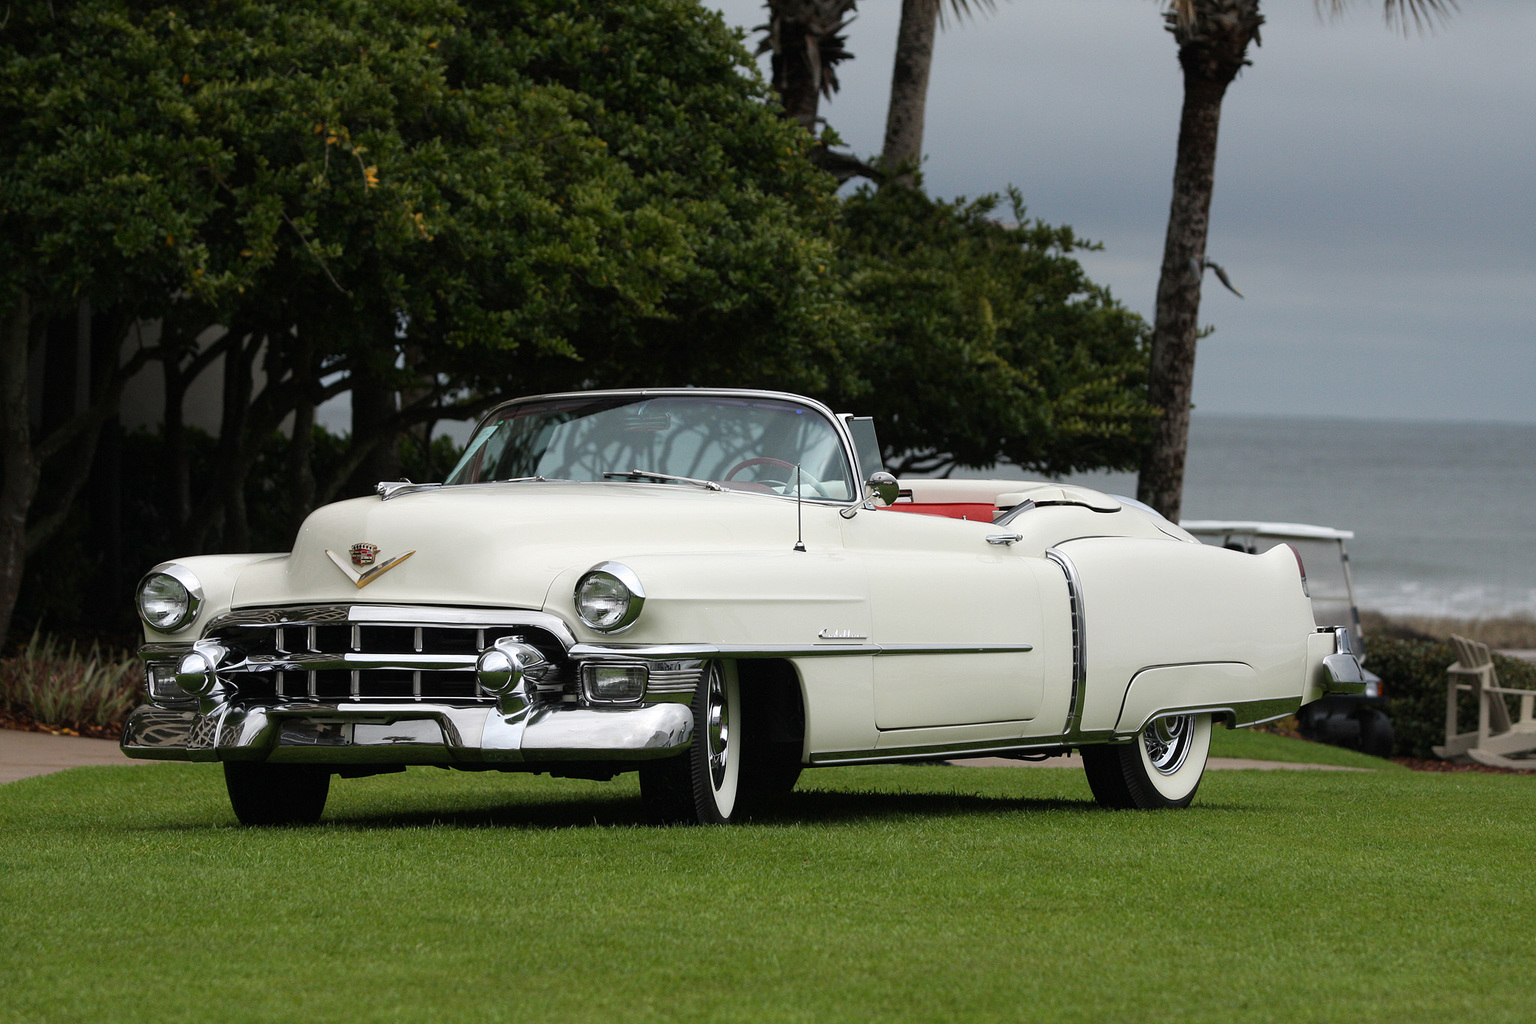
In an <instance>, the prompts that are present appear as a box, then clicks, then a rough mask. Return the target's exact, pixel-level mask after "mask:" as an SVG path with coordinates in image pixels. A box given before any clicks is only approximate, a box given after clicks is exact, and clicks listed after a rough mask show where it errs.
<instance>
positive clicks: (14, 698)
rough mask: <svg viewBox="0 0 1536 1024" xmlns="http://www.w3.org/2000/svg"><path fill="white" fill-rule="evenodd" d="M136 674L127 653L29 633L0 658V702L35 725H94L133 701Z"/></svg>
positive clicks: (112, 719)
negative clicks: (26, 640)
mask: <svg viewBox="0 0 1536 1024" xmlns="http://www.w3.org/2000/svg"><path fill="white" fill-rule="evenodd" d="M142 679H143V673H142V670H141V668H140V665H139V660H138V659H137V658H135V657H133V656H132V655H128V654H123V653H122V652H119V651H114V650H112V649H110V648H108V649H105V650H103V649H102V648H100V647H99V646H98V645H97V644H95V643H94V642H93V643H92V644H91V646H90V649H89V650H87V651H84V652H80V651H79V650H78V649H77V648H76V646H75V644H73V643H71V644H70V645H69V646H68V648H64V647H63V646H62V645H61V644H60V643H59V641H58V639H57V638H56V637H51V636H50V637H47V638H44V637H43V636H42V635H41V634H39V633H33V634H32V639H31V641H30V642H29V643H28V644H27V646H26V648H25V649H24V650H23V651H22V652H21V653H20V654H19V655H17V656H16V657H14V658H6V659H4V660H3V661H0V706H3V707H4V708H5V710H6V711H9V712H12V713H13V714H17V715H20V716H25V717H27V718H30V719H32V720H33V721H34V722H37V723H38V724H40V725H51V726H57V727H60V728H67V729H74V730H76V731H81V730H84V729H90V728H91V727H95V729H94V731H100V730H102V729H104V728H107V727H110V726H114V725H117V724H119V723H121V722H122V721H123V720H125V719H126V718H127V717H128V714H129V712H131V711H132V710H133V709H134V707H135V706H136V705H138V703H139V700H140V697H141V690H142V687H141V685H140V684H141V681H142Z"/></svg>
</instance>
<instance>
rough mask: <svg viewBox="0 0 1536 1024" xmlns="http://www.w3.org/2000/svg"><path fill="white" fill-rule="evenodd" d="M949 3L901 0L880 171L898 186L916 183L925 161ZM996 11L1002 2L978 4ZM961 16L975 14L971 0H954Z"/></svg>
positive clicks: (981, 0) (980, 1) (953, 8)
mask: <svg viewBox="0 0 1536 1024" xmlns="http://www.w3.org/2000/svg"><path fill="white" fill-rule="evenodd" d="M944 5H945V0H901V28H900V29H899V30H898V31H897V33H896V61H895V66H894V67H893V68H892V69H891V104H890V107H888V108H887V111H886V115H885V145H884V146H883V147H882V149H881V151H880V169H881V171H883V172H884V173H885V174H886V175H887V176H888V177H887V180H888V181H890V182H891V183H893V184H898V185H911V184H912V180H913V174H914V173H915V172H916V171H917V169H918V166H919V165H920V164H921V162H922V158H923V118H924V113H925V111H926V108H927V104H928V70H929V68H930V67H931V66H932V65H933V37H934V33H935V30H936V29H937V28H938V26H939V25H941V24H942V23H943V20H944ZM975 6H976V7H985V8H986V9H987V10H993V9H995V8H996V7H997V0H975ZM949 9H950V11H951V12H952V13H953V14H954V15H955V17H956V18H962V17H964V16H965V15H967V14H970V13H972V5H971V0H949Z"/></svg>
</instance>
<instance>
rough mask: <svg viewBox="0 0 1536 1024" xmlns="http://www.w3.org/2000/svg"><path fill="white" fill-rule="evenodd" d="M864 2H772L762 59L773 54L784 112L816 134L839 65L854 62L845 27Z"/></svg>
mask: <svg viewBox="0 0 1536 1024" xmlns="http://www.w3.org/2000/svg"><path fill="white" fill-rule="evenodd" d="M857 4H858V0H768V4H767V7H768V24H766V25H759V26H758V27H757V28H756V29H754V30H753V31H755V32H763V33H765V35H764V36H763V40H762V42H760V43H758V46H757V53H758V55H759V56H761V55H762V54H765V53H770V52H771V53H772V54H773V88H774V90H775V91H776V92H777V93H778V94H779V102H781V103H783V104H784V113H785V115H786V116H788V117H792V118H794V119H795V120H797V121H799V122H800V123H801V124H802V125H803V126H804V127H805V129H806V131H809V132H811V133H812V134H814V133H815V131H816V120H817V110H818V108H819V107H820V105H821V98H822V97H823V96H825V97H826V98H827V99H831V98H832V94H833V93H834V92H836V91H837V89H838V82H837V65H838V64H840V63H842V62H843V61H845V60H848V59H849V58H851V57H852V56H853V54H851V53H849V52H848V46H847V42H848V41H847V38H846V37H845V36H843V35H842V31H843V29H844V28H846V27H847V26H848V23H849V22H850V21H852V20H853V18H852V15H853V9H854V7H855V6H857Z"/></svg>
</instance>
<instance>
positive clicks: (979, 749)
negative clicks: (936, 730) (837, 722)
mask: <svg viewBox="0 0 1536 1024" xmlns="http://www.w3.org/2000/svg"><path fill="white" fill-rule="evenodd" d="M1046 751H1059V752H1060V753H1063V754H1065V753H1066V752H1067V747H1066V746H1065V745H1064V744H1063V743H1062V742H1061V741H1060V740H1059V739H1052V738H1046V739H1032V740H1016V739H1015V740H993V741H988V742H981V743H977V742H975V741H970V742H962V743H939V744H935V745H933V746H925V747H883V748H880V749H877V750H831V751H827V752H825V753H821V754H812V755H811V762H810V763H811V764H813V765H818V766H821V765H840V764H878V763H880V762H881V761H931V760H935V759H938V758H945V759H947V758H951V757H987V756H996V755H999V754H1038V753H1044V752H1046Z"/></svg>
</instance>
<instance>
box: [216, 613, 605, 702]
mask: <svg viewBox="0 0 1536 1024" xmlns="http://www.w3.org/2000/svg"><path fill="white" fill-rule="evenodd" d="M349 610H352V611H362V610H364V609H348V608H346V607H340V608H314V609H296V610H294V612H293V613H291V614H290V615H287V616H285V615H283V614H282V612H281V611H280V610H279V611H267V612H253V613H249V614H246V615H242V614H240V613H236V614H234V615H231V616H229V617H227V618H226V619H225V620H224V621H222V622H220V623H216V624H215V625H214V626H213V627H212V628H210V629H209V631H208V636H209V637H212V638H217V639H218V640H219V642H221V643H222V644H224V646H225V647H227V648H228V649H229V654H228V655H227V656H226V657H225V658H224V660H223V661H222V662H221V668H220V672H219V675H220V677H221V678H223V679H225V680H226V681H227V682H228V683H230V684H231V685H233V686H234V688H235V690H236V694H237V696H236V700H237V701H239V702H241V703H265V702H273V701H296V700H297V701H303V700H322V701H336V700H360V701H368V700H380V701H386V700H387V701H402V700H405V701H409V700H463V701H490V700H492V699H494V698H493V697H491V696H490V695H489V694H486V693H484V692H482V691H481V689H480V686H479V683H478V682H477V681H476V678H475V660H476V658H477V657H478V656H479V654H480V652H481V651H483V650H484V649H485V648H486V647H488V646H490V645H491V644H492V643H494V642H496V641H497V640H499V639H502V638H503V637H511V638H514V639H517V640H519V641H520V642H522V643H526V644H529V645H531V646H533V647H535V648H537V649H538V650H539V651H540V652H541V653H542V654H543V655H544V657H545V658H547V659H548V660H549V661H550V662H551V663H552V664H553V665H555V666H563V663H564V661H565V647H564V645H563V644H562V643H561V642H560V640H559V638H558V637H556V635H555V634H554V633H553V632H552V631H551V630H550V629H546V628H543V627H541V626H537V625H532V624H524V623H504V624H486V623H483V622H471V623H454V622H409V621H404V622H402V621H398V620H399V619H400V618H401V617H402V615H401V613H408V612H409V609H393V610H391V611H392V613H393V614H392V615H391V616H390V619H391V621H382V622H381V621H370V620H363V621H359V620H356V619H349V618H347V615H346V613H347V612H348V611H349ZM337 613H340V614H337ZM570 675H571V673H568V672H560V671H556V672H554V673H552V674H551V676H550V677H549V678H547V679H546V680H545V681H544V682H543V683H542V684H541V685H540V688H539V690H540V696H541V697H542V698H544V699H546V700H561V699H564V698H565V697H566V693H565V690H566V689H567V682H566V677H568V676H570ZM570 699H575V697H574V690H573V691H572V693H571V695H570Z"/></svg>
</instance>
